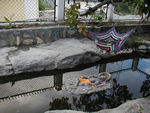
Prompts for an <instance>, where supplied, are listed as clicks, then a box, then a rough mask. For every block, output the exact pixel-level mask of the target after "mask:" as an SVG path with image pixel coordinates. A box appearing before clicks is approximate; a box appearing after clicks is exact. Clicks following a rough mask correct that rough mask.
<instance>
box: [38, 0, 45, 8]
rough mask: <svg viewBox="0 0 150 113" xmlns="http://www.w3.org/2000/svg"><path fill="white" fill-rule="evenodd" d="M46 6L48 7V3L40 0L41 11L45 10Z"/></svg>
mask: <svg viewBox="0 0 150 113" xmlns="http://www.w3.org/2000/svg"><path fill="white" fill-rule="evenodd" d="M45 8H46V5H45V4H43V0H39V10H40V11H41V10H45Z"/></svg>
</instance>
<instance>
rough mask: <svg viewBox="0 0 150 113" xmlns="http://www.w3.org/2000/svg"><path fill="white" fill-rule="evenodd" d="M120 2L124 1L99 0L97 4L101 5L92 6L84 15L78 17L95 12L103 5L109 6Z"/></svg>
mask: <svg viewBox="0 0 150 113" xmlns="http://www.w3.org/2000/svg"><path fill="white" fill-rule="evenodd" d="M122 1H125V0H99V2H101V3H99V4H97V5H96V6H94V7H92V8H89V9H88V10H87V11H86V12H85V13H83V14H80V16H86V15H89V14H91V13H92V12H95V11H96V10H97V9H98V8H100V7H102V6H103V5H106V4H110V3H112V2H122Z"/></svg>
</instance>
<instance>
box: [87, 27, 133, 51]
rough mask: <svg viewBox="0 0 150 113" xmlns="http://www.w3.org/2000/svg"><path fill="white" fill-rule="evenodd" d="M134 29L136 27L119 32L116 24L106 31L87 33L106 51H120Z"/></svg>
mask: <svg viewBox="0 0 150 113" xmlns="http://www.w3.org/2000/svg"><path fill="white" fill-rule="evenodd" d="M134 31H135V28H134V29H132V30H130V31H129V32H127V33H123V34H119V33H117V31H116V29H115V26H114V27H112V28H111V29H109V30H108V31H106V32H104V33H93V32H91V31H87V35H88V37H89V38H90V39H92V40H94V41H95V43H96V45H97V46H98V47H99V48H101V49H104V50H106V51H113V52H118V51H120V49H121V47H122V46H123V45H124V43H125V42H126V41H127V39H128V38H129V37H130V35H131V34H133V33H134Z"/></svg>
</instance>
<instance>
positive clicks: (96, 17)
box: [90, 10, 104, 22]
mask: <svg viewBox="0 0 150 113" xmlns="http://www.w3.org/2000/svg"><path fill="white" fill-rule="evenodd" d="M90 16H91V18H90V21H92V22H95V21H102V20H103V19H104V11H103V10H100V11H99V14H98V15H96V14H94V13H91V14H90Z"/></svg>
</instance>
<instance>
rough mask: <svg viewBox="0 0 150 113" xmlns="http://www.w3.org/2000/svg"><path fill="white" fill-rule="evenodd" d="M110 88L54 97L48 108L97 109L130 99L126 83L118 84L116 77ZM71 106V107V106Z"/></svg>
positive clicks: (111, 106) (116, 104)
mask: <svg viewBox="0 0 150 113" xmlns="http://www.w3.org/2000/svg"><path fill="white" fill-rule="evenodd" d="M113 81H114V86H113V88H112V89H109V90H106V91H100V92H97V93H92V94H85V95H80V96H79V97H77V96H72V97H71V98H70V99H69V98H64V97H62V98H56V99H54V100H53V101H52V102H50V104H49V105H50V108H49V109H50V110H56V109H57V110H58V109H59V110H60V109H76V110H83V111H88V112H92V111H98V110H101V109H105V108H114V107H117V106H119V105H120V104H122V103H124V102H126V101H127V100H131V99H132V94H131V93H130V92H129V90H128V87H127V86H126V85H120V84H118V83H117V81H116V79H114V80H113ZM71 106H72V107H71Z"/></svg>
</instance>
